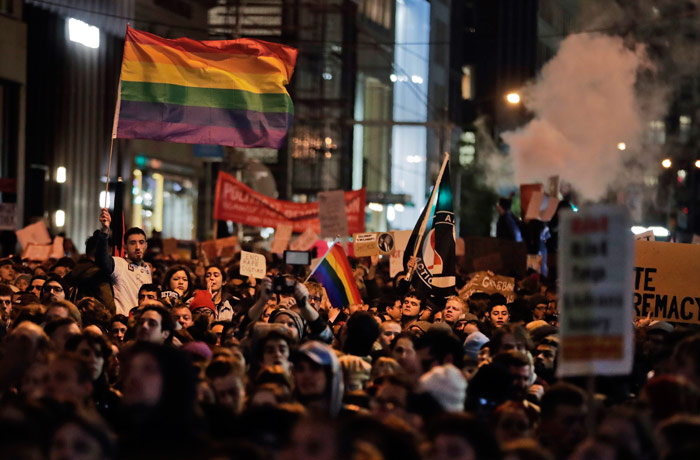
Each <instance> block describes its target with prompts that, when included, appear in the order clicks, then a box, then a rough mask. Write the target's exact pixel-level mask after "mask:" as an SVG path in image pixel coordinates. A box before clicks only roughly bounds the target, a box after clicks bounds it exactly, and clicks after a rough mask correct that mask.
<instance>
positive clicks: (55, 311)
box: [46, 305, 70, 322]
mask: <svg viewBox="0 0 700 460" xmlns="http://www.w3.org/2000/svg"><path fill="white" fill-rule="evenodd" d="M68 316H70V311H68V308H66V307H64V306H63V305H54V306H53V307H51V308H49V309H48V310H46V322H49V321H53V320H54V319H60V318H68Z"/></svg>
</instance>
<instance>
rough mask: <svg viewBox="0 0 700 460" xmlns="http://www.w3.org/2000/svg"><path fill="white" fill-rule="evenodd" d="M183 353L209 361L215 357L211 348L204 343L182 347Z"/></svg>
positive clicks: (187, 344)
mask: <svg viewBox="0 0 700 460" xmlns="http://www.w3.org/2000/svg"><path fill="white" fill-rule="evenodd" d="M182 351H184V352H186V353H189V354H191V355H193V356H197V357H200V358H203V359H204V360H206V361H209V360H210V359H211V357H212V356H213V353H212V351H211V348H209V345H207V344H206V343H204V342H189V343H186V344H185V345H183V346H182Z"/></svg>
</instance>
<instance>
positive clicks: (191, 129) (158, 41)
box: [112, 27, 298, 148]
mask: <svg viewBox="0 0 700 460" xmlns="http://www.w3.org/2000/svg"><path fill="white" fill-rule="evenodd" d="M297 53H298V51H297V50H296V49H294V48H291V47H288V46H284V45H280V44H276V43H269V42H264V41H260V40H252V39H245V38H242V39H238V40H218V41H196V40H191V39H189V38H178V39H174V40H169V39H165V38H161V37H158V36H156V35H153V34H149V33H147V32H142V31H139V30H135V29H132V28H131V27H127V31H126V42H125V43H124V57H123V59H122V69H121V80H120V88H119V98H118V102H117V110H116V113H115V118H114V131H113V133H112V137H113V138H117V137H120V138H137V139H153V140H159V141H167V142H181V143H186V144H215V145H228V146H231V147H268V148H280V147H281V146H282V144H283V142H284V138H285V136H286V135H287V130H288V128H289V126H290V125H291V124H292V118H293V113H294V106H293V104H292V99H291V97H290V96H289V93H287V90H286V88H285V85H287V84H288V83H289V80H290V79H291V78H292V74H293V72H294V65H295V64H296V59H297Z"/></svg>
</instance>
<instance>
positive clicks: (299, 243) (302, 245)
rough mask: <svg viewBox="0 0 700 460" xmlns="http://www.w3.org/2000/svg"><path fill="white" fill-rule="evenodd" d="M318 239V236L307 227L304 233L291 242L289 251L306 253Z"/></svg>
mask: <svg viewBox="0 0 700 460" xmlns="http://www.w3.org/2000/svg"><path fill="white" fill-rule="evenodd" d="M317 239H318V235H317V234H316V233H315V232H314V230H313V229H312V228H311V227H307V228H306V230H304V233H302V234H301V235H299V236H298V237H297V239H296V240H294V241H292V244H290V245H289V249H291V250H292V251H308V250H309V249H311V248H312V247H313V245H314V244H315V243H316V240H317Z"/></svg>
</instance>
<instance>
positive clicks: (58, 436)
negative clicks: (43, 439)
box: [49, 423, 105, 460]
mask: <svg viewBox="0 0 700 460" xmlns="http://www.w3.org/2000/svg"><path fill="white" fill-rule="evenodd" d="M103 458H105V457H104V455H103V452H102V446H101V445H100V443H99V442H98V441H97V439H95V438H93V437H92V436H91V435H90V433H88V432H87V431H85V430H83V428H82V427H80V426H79V425H77V424H75V423H66V424H65V425H63V426H62V427H60V428H59V429H58V430H56V432H55V433H54V435H53V438H52V439H51V446H50V447H49V460H64V459H72V460H102V459H103Z"/></svg>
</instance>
